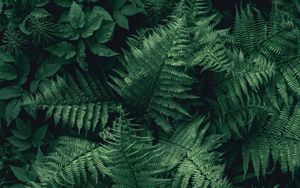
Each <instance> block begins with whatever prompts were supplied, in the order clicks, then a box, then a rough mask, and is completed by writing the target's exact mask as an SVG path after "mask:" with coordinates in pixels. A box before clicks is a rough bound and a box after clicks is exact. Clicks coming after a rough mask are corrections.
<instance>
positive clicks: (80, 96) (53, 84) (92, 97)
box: [23, 71, 115, 131]
mask: <svg viewBox="0 0 300 188" xmlns="http://www.w3.org/2000/svg"><path fill="white" fill-rule="evenodd" d="M76 75H77V76H76V79H74V78H72V77H71V76H69V75H67V80H64V79H62V78H60V77H57V79H56V81H50V83H48V84H47V83H46V84H44V85H41V89H40V92H39V93H37V94H36V95H33V96H27V97H24V100H23V104H24V105H27V106H29V107H31V108H32V109H33V110H37V109H44V110H46V116H47V118H50V117H53V119H54V122H55V124H58V123H59V122H62V124H63V125H64V126H69V127H71V128H73V127H75V126H76V127H77V129H78V131H80V130H81V129H85V130H86V131H90V130H92V131H94V130H95V129H96V128H97V127H99V126H101V127H102V128H103V127H105V125H106V124H107V121H108V116H109V112H111V111H114V107H115V105H114V103H113V102H111V93H110V92H109V90H107V89H106V88H104V87H103V86H102V85H101V82H100V81H99V80H93V79H92V77H90V76H84V75H83V74H81V73H80V72H78V71H77V72H76Z"/></svg>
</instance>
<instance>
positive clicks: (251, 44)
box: [233, 5, 267, 55]
mask: <svg viewBox="0 0 300 188" xmlns="http://www.w3.org/2000/svg"><path fill="white" fill-rule="evenodd" d="M233 35H234V38H235V42H236V45H237V47H238V48H240V49H241V50H242V51H243V52H244V53H245V54H246V55H250V54H251V53H252V52H253V51H254V50H255V48H256V47H257V45H258V44H259V43H260V42H261V41H263V40H265V39H266V37H267V24H266V21H265V19H264V17H263V15H262V14H261V12H260V11H259V10H257V9H254V8H253V7H251V6H250V5H248V6H247V8H246V9H245V10H243V9H242V10H240V11H237V13H236V16H235V24H234V28H233Z"/></svg>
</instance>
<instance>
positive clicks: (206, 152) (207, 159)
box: [160, 116, 231, 188]
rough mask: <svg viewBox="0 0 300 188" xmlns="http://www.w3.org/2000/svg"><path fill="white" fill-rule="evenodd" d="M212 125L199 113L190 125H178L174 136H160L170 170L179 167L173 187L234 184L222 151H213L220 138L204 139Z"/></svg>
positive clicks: (164, 160) (164, 162)
mask: <svg viewBox="0 0 300 188" xmlns="http://www.w3.org/2000/svg"><path fill="white" fill-rule="evenodd" d="M208 125H209V124H206V123H205V118H204V117H201V116H199V117H196V118H195V119H194V120H193V121H192V122H191V123H190V124H188V125H184V124H182V125H181V126H178V128H177V129H176V130H175V131H174V133H173V134H172V135H171V136H169V137H168V136H167V137H161V138H160V145H162V146H164V147H165V148H166V150H165V152H164V155H163V158H164V159H163V161H162V163H163V164H168V166H169V168H170V169H173V168H174V167H176V170H175V172H176V174H175V177H174V182H173V187H189V186H190V185H192V186H193V187H224V188H225V187H231V185H230V183H229V182H228V180H227V179H226V178H224V177H223V170H224V165H220V163H219V154H218V153H217V152H215V151H213V150H215V149H216V148H217V147H218V146H219V143H220V137H218V136H211V137H208V138H207V139H204V135H205V133H206V131H207V129H208V127H209V126H208ZM202 126H203V127H202Z"/></svg>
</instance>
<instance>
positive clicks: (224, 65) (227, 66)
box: [192, 43, 233, 72]
mask: <svg viewBox="0 0 300 188" xmlns="http://www.w3.org/2000/svg"><path fill="white" fill-rule="evenodd" d="M227 53H228V52H227V51H226V48H225V47H224V46H223V45H222V44H218V43H216V44H212V45H209V46H206V47H204V49H203V50H202V51H199V52H198V53H196V55H195V58H194V59H193V61H192V64H198V65H199V66H202V67H203V70H211V71H214V72H223V71H226V72H230V71H231V70H232V68H233V63H232V61H231V59H230V58H229V57H228V54H227Z"/></svg>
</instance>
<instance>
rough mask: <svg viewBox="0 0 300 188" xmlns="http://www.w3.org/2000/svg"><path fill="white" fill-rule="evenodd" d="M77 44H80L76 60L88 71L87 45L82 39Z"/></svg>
mask: <svg viewBox="0 0 300 188" xmlns="http://www.w3.org/2000/svg"><path fill="white" fill-rule="evenodd" d="M77 46H78V52H77V57H76V60H77V62H78V64H79V66H80V67H81V68H82V69H83V70H85V71H87V70H88V64H87V62H86V54H85V48H86V46H85V43H84V42H83V41H82V40H80V41H79V43H78V45H77Z"/></svg>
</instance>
